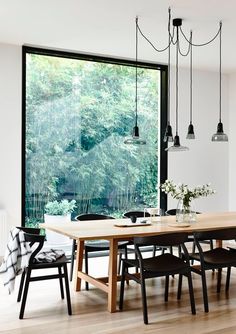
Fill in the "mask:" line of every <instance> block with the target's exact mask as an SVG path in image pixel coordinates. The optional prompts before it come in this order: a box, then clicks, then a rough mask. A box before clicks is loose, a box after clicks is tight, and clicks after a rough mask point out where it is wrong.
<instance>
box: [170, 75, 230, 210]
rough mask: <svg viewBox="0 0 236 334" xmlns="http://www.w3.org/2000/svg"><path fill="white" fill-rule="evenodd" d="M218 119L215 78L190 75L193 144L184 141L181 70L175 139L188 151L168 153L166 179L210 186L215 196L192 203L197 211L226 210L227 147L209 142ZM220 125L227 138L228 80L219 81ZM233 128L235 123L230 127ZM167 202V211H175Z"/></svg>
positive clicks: (185, 88)
mask: <svg viewBox="0 0 236 334" xmlns="http://www.w3.org/2000/svg"><path fill="white" fill-rule="evenodd" d="M173 99H174V100H175V97H174V96H173V93H172V103H171V105H172V111H171V116H172V118H171V120H172V122H171V123H172V124H173V125H174V124H175V118H174V112H175V109H174V108H175V103H174V102H175V101H173ZM218 119H219V74H218V73H214V72H205V71H194V73H193V124H194V127H195V135H196V139H195V140H187V139H185V138H186V132H187V128H188V123H189V71H188V70H187V69H182V70H181V71H180V74H179V135H180V140H181V144H182V145H184V146H188V147H189V151H187V152H171V153H168V159H169V170H168V178H169V179H172V180H174V181H175V182H177V183H179V182H180V183H186V184H189V185H190V186H196V185H202V184H204V183H211V187H212V188H213V189H215V190H216V191H217V194H216V195H211V196H209V197H207V198H205V197H204V198H201V199H199V200H196V201H195V208H196V210H197V211H201V212H206V211H227V210H228V178H229V172H228V159H229V144H228V143H217V142H211V136H212V134H213V133H215V132H216V127H217V123H218ZM222 121H223V124H224V131H225V133H227V134H228V131H229V127H228V78H227V77H226V76H223V80H222ZM234 124H235V123H234ZM175 207H176V201H173V200H172V199H171V198H170V199H169V202H168V208H175Z"/></svg>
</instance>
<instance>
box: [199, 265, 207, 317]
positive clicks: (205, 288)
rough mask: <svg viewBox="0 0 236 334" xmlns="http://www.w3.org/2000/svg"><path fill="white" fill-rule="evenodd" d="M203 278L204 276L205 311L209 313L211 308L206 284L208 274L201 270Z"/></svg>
mask: <svg viewBox="0 0 236 334" xmlns="http://www.w3.org/2000/svg"><path fill="white" fill-rule="evenodd" d="M201 276H202V293H203V301H204V310H205V312H206V313H207V312H209V306H208V296H207V284H206V273H205V270H203V269H202V270H201Z"/></svg>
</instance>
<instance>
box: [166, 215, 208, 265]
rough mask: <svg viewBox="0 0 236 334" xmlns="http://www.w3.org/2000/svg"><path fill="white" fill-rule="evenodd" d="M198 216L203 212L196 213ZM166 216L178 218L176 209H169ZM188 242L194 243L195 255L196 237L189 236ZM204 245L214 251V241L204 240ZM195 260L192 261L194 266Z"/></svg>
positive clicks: (193, 251) (193, 250)
mask: <svg viewBox="0 0 236 334" xmlns="http://www.w3.org/2000/svg"><path fill="white" fill-rule="evenodd" d="M196 214H197V215H199V214H201V212H196ZM166 216H176V209H169V210H167V211H166ZM188 241H189V242H192V243H193V246H192V254H193V253H195V250H196V245H195V242H194V237H193V235H189V236H188ZM201 242H202V243H203V244H206V245H210V249H213V241H212V240H202V241H201ZM193 262H194V260H192V264H193Z"/></svg>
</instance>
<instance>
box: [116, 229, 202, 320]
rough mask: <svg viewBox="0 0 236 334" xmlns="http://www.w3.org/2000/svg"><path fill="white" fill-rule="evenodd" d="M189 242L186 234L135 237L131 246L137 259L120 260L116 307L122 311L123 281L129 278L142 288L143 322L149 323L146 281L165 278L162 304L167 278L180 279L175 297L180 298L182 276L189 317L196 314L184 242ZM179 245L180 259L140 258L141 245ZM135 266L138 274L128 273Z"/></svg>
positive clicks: (167, 254)
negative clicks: (117, 302)
mask: <svg viewBox="0 0 236 334" xmlns="http://www.w3.org/2000/svg"><path fill="white" fill-rule="evenodd" d="M187 240H188V235H187V234H186V233H171V234H163V235H158V236H150V237H135V238H134V245H135V251H136V254H137V259H135V260H130V259H122V262H123V267H122V278H121V288H120V302H119V308H120V310H122V309H123V300H124V282H125V280H126V279H132V280H134V281H136V282H137V283H139V284H140V285H141V293H142V305H143V320H144V323H145V324H148V312H147V298H146V286H145V280H146V279H148V278H153V277H162V276H165V277H166V283H165V301H168V289H169V276H170V275H175V274H180V278H181V279H180V280H179V284H178V292H177V298H178V299H180V298H181V289H182V275H184V276H186V277H187V278H188V285H189V295H190V303H191V310H192V314H196V309H195V300H194V293H193V286H192V276H191V267H190V263H189V256H188V251H187V249H186V247H185V245H184V243H185V242H186V241H187ZM176 245H177V246H179V247H181V248H182V250H183V252H184V255H185V257H184V258H179V257H177V256H175V255H173V254H170V253H164V254H161V255H158V256H154V257H151V258H143V256H142V251H141V249H140V248H141V247H143V246H161V247H170V246H176ZM131 267H137V268H138V269H139V270H140V274H137V273H130V272H129V268H131Z"/></svg>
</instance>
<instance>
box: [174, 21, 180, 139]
mask: <svg viewBox="0 0 236 334" xmlns="http://www.w3.org/2000/svg"><path fill="white" fill-rule="evenodd" d="M176 33H177V44H176V74H175V75H176V78H175V79H176V80H175V83H176V88H175V89H176V91H175V94H176V105H175V108H176V109H175V117H176V136H178V127H179V124H178V104H179V101H178V95H179V87H178V81H179V27H177V28H176Z"/></svg>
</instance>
